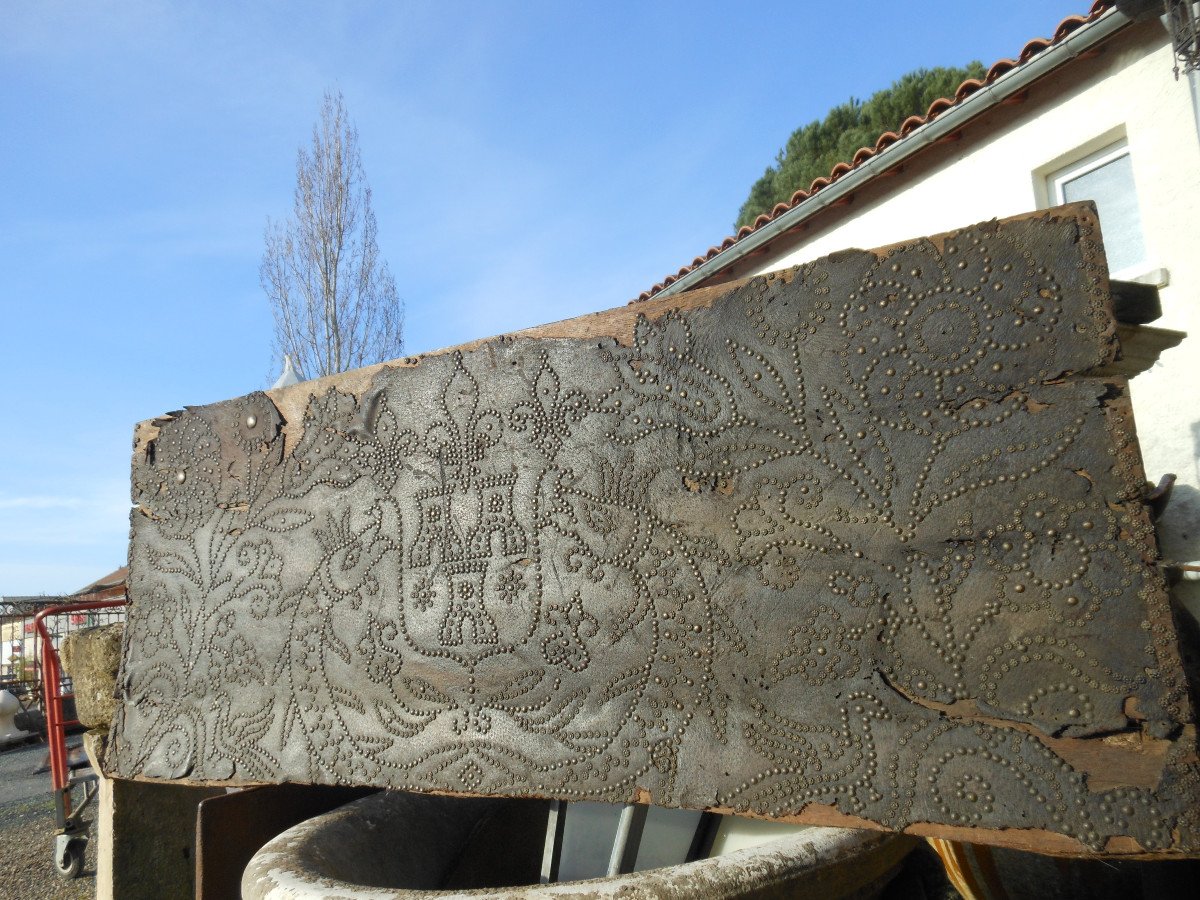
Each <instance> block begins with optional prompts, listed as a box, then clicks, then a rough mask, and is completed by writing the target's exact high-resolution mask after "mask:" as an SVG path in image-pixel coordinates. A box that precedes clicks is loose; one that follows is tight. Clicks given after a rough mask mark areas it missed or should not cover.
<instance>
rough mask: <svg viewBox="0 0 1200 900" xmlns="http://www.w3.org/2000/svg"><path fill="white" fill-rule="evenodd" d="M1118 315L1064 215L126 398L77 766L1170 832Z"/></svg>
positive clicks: (1172, 683)
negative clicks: (313, 371)
mask: <svg viewBox="0 0 1200 900" xmlns="http://www.w3.org/2000/svg"><path fill="white" fill-rule="evenodd" d="M1116 335H1117V332H1116V328H1115V323H1114V320H1113V318H1112V314H1111V309H1110V303H1109V296H1108V291H1107V275H1106V271H1105V266H1104V259H1103V251H1102V248H1101V247H1100V244H1099V241H1098V231H1097V228H1096V222H1095V217H1094V213H1093V212H1092V211H1091V210H1090V208H1088V207H1066V208H1062V209H1059V210H1057V211H1053V212H1051V213H1048V214H1045V215H1039V216H1030V217H1024V218H1022V219H1018V220H1011V221H1008V222H1004V223H989V224H985V225H980V226H976V227H974V228H969V229H965V230H963V231H961V232H957V233H955V234H951V235H942V236H936V237H933V238H926V239H921V240H918V241H914V242H911V243H908V244H903V245H897V246H895V247H891V248H887V249H885V250H880V251H874V252H866V251H857V250H855V251H846V252H843V253H839V254H835V255H834V256H831V257H828V258H826V259H823V260H819V261H817V262H814V263H810V264H807V265H805V266H802V267H800V268H797V269H794V270H791V271H787V272H782V273H778V274H774V275H769V276H766V277H760V278H753V279H748V280H745V281H742V282H736V283H732V284H728V285H722V286H719V287H716V288H711V289H707V290H703V291H694V292H690V293H688V294H684V295H682V296H679V297H671V298H666V299H664V300H657V301H654V300H652V301H649V302H647V303H644V304H637V305H634V306H628V307H622V308H619V309H614V310H608V311H606V312H603V313H597V314H595V315H592V316H585V317H582V318H580V319H575V320H571V321H567V322H560V323H556V324H553V325H547V326H542V327H540V328H537V329H531V330H530V331H527V332H522V333H520V334H516V335H510V336H505V337H502V338H496V339H492V340H488V341H480V342H477V343H475V344H472V345H468V346H465V347H461V348H457V349H453V350H448V351H444V352H440V353H438V354H430V355H427V356H423V357H419V358H413V359H407V360H399V361H396V362H395V363H391V364H386V365H383V366H377V367H372V368H370V369H366V370H360V371H358V372H352V373H347V374H346V375H342V376H336V377H334V378H332V379H325V380H323V381H318V382H308V383H304V384H300V385H295V386H293V387H290V388H286V389H283V390H281V391H277V392H273V393H271V394H269V395H268V394H261V393H260V394H252V395H250V396H247V397H243V398H239V399H236V400H231V401H228V402H225V403H219V404H215V405H213V406H207V407H198V408H193V409H189V410H187V411H186V412H182V413H175V414H171V415H168V416H164V417H162V418H160V419H157V420H154V421H152V422H147V423H143V424H142V425H141V426H139V427H138V431H137V434H136V438H135V457H134V467H133V485H134V494H133V496H134V501H135V503H136V504H137V508H136V509H135V511H134V513H133V517H132V522H133V537H132V547H131V557H130V559H131V571H130V580H129V587H130V597H131V600H132V603H133V605H132V608H131V610H130V615H129V625H128V632H127V644H126V647H125V653H124V666H123V672H122V677H121V686H120V690H121V695H122V698H121V699H122V704H121V707H120V710H119V713H118V720H117V722H116V724H115V725H114V730H113V735H112V742H111V749H110V753H109V759H108V765H109V767H110V769H111V770H112V771H113V772H114V773H115V774H117V775H120V776H121V777H127V778H129V777H134V778H159V779H184V780H190V781H209V782H230V783H242V784H246V783H273V782H281V781H295V782H315V783H324V784H370V785H381V786H390V787H400V788H410V789H416V790H425V791H436V792H443V793H462V794H512V795H536V796H546V797H558V798H564V799H568V800H577V799H601V800H610V801H628V800H633V799H637V800H639V801H642V802H654V803H658V804H663V805H668V806H685V807H691V808H697V809H699V808H712V809H724V810H732V811H736V812H739V813H742V814H746V815H758V816H770V817H776V818H784V819H791V820H796V821H808V822H814V823H827V824H846V823H853V824H859V825H863V826H867V827H883V828H890V829H898V830H908V831H911V832H914V833H919V834H936V835H940V836H943V837H952V838H956V839H969V840H974V841H979V842H988V843H997V844H1006V845H1009V846H1019V847H1026V848H1034V849H1039V850H1042V851H1044V852H1060V853H1076V852H1078V853H1089V852H1091V853H1099V852H1107V853H1113V854H1127V853H1155V854H1170V853H1180V852H1195V851H1196V850H1197V849H1200V837H1198V835H1197V831H1196V829H1197V824H1198V822H1197V816H1198V814H1197V803H1196V800H1197V795H1198V793H1200V779H1198V776H1197V765H1196V741H1195V729H1194V722H1193V713H1192V707H1191V703H1190V700H1189V697H1188V695H1187V686H1186V684H1185V681H1184V678H1183V673H1182V670H1181V665H1180V661H1179V655H1178V648H1177V646H1176V640H1177V638H1176V633H1175V630H1174V627H1173V624H1172V620H1171V611H1170V609H1169V606H1168V601H1167V594H1166V590H1165V588H1164V585H1163V580H1162V578H1161V576H1160V574H1159V572H1158V571H1157V569H1156V567H1155V558H1156V550H1155V544H1154V536H1153V531H1152V528H1151V526H1150V523H1149V518H1148V516H1147V513H1146V509H1145V507H1144V505H1143V503H1142V500H1141V497H1142V490H1143V487H1144V483H1145V478H1144V474H1143V472H1142V468H1141V462H1140V458H1139V455H1138V450H1137V444H1136V436H1135V433H1134V428H1133V420H1132V416H1131V413H1130V409H1129V406H1128V402H1127V394H1126V386H1125V383H1124V380H1123V379H1122V378H1121V377H1120V376H1119V375H1114V374H1109V373H1112V372H1113V371H1114V368H1113V367H1114V366H1115V365H1117V363H1116V362H1115V360H1116V357H1117V336H1116ZM1097 372H1102V373H1106V374H1102V375H1096V374H1092V373H1097Z"/></svg>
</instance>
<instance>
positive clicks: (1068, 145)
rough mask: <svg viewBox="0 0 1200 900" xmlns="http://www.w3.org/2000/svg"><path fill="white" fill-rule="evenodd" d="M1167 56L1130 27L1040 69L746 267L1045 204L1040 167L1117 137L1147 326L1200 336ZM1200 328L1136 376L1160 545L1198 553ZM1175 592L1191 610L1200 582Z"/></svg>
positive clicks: (1183, 102) (1195, 171)
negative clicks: (1136, 228) (1138, 242)
mask: <svg viewBox="0 0 1200 900" xmlns="http://www.w3.org/2000/svg"><path fill="white" fill-rule="evenodd" d="M1172 68H1173V61H1172V52H1171V48H1170V45H1169V42H1168V40H1167V34H1166V31H1165V30H1164V29H1163V28H1162V26H1161V25H1160V24H1159V23H1158V22H1157V21H1151V22H1148V23H1144V24H1141V25H1137V26H1131V27H1129V28H1127V29H1125V30H1124V31H1122V32H1120V33H1118V34H1117V35H1116V36H1114V37H1113V38H1112V39H1110V40H1109V41H1108V42H1106V44H1105V45H1104V49H1103V52H1102V53H1100V54H1099V55H1098V56H1097V57H1095V58H1094V59H1088V60H1082V61H1079V62H1076V63H1073V64H1072V65H1070V66H1068V67H1067V68H1066V69H1065V70H1060V71H1059V72H1058V73H1055V74H1053V75H1051V76H1049V77H1050V78H1051V79H1054V81H1053V83H1052V84H1051V83H1049V82H1047V81H1046V80H1043V81H1041V82H1039V83H1036V84H1035V85H1034V86H1033V88H1032V89H1031V91H1030V93H1029V96H1028V98H1027V100H1026V101H1025V102H1024V103H1022V104H1020V105H1019V106H1013V107H1010V108H1007V109H1003V110H1001V111H999V112H997V113H989V114H988V118H987V119H985V120H981V121H980V122H979V123H977V124H972V125H970V126H968V128H967V129H966V131H965V133H964V136H963V139H962V140H961V141H958V142H956V143H954V144H949V145H944V146H943V147H939V148H935V149H934V150H933V151H931V152H927V153H926V154H925V158H924V159H918V160H917V161H916V162H914V163H911V164H909V166H908V167H907V170H906V171H905V172H904V173H902V174H901V175H899V176H897V177H892V178H886V179H879V180H877V182H876V183H875V185H873V186H872V187H871V188H870V189H869V190H867V191H862V192H860V197H859V198H857V199H856V201H855V202H854V203H852V204H850V205H848V206H845V207H841V208H839V209H838V211H836V212H835V213H833V214H826V216H825V218H824V219H823V220H818V221H816V222H814V224H813V225H812V226H811V227H810V228H809V229H808V230H806V231H805V232H802V234H801V237H800V238H799V239H798V242H794V243H792V245H791V246H790V247H788V248H787V249H786V250H777V251H776V253H775V255H774V256H768V257H766V261H765V262H759V263H758V264H757V266H756V268H755V269H753V270H751V271H753V272H754V273H755V274H758V273H762V272H766V271H771V270H773V269H779V268H785V267H788V266H793V265H796V264H798V263H802V262H807V261H808V260H811V259H816V258H818V257H820V256H824V255H826V254H828V253H832V252H834V251H836V250H841V249H844V248H846V247H879V246H885V245H888V244H892V243H896V242H899V241H902V240H906V239H909V238H912V237H915V236H917V235H922V234H933V233H937V232H943V231H949V230H952V229H954V228H957V227H960V226H963V225H968V224H972V223H974V222H977V221H983V220H986V219H992V218H997V217H1004V216H1010V215H1016V214H1019V213H1023V212H1028V211H1029V210H1031V209H1036V208H1039V207H1043V206H1046V205H1048V200H1047V196H1046V191H1045V175H1046V174H1047V173H1049V172H1051V171H1054V170H1055V169H1058V168H1060V167H1061V166H1063V165H1066V164H1068V163H1070V162H1073V161H1075V160H1076V159H1079V158H1080V157H1082V156H1084V155H1086V154H1087V153H1089V152H1091V151H1093V150H1096V149H1099V148H1100V147H1103V146H1105V145H1107V144H1110V143H1112V142H1113V141H1114V140H1116V139H1118V138H1120V137H1125V138H1126V139H1127V140H1128V145H1129V150H1130V154H1131V159H1132V163H1133V173H1134V181H1135V183H1136V186H1137V192H1138V199H1139V205H1140V209H1141V216H1142V224H1143V230H1144V236H1145V242H1146V251H1147V263H1146V265H1145V267H1144V268H1145V269H1146V270H1150V269H1154V268H1158V267H1162V268H1165V269H1167V270H1168V271H1169V273H1170V286H1169V287H1166V288H1164V289H1163V290H1162V301H1163V318H1162V319H1161V320H1159V321H1158V322H1156V323H1154V324H1155V325H1156V326H1159V327H1164V328H1173V329H1178V330H1180V331H1186V332H1189V333H1191V334H1193V335H1198V336H1200V141H1198V139H1197V130H1196V122H1195V118H1194V114H1193V111H1192V103H1191V96H1190V92H1189V87H1188V83H1187V81H1186V79H1181V80H1179V81H1176V80H1175V78H1174V75H1173V72H1172ZM792 240H793V241H796V239H794V238H793V239H792ZM739 274H746V273H739ZM1122 274H1123V275H1124V276H1130V275H1133V274H1135V273H1131V272H1126V273H1122ZM1198 340H1200V338H1197V337H1194V338H1192V339H1191V340H1188V341H1184V343H1183V344H1182V345H1181V346H1180V347H1178V348H1176V349H1174V350H1171V351H1168V352H1167V353H1166V354H1164V356H1163V358H1162V359H1161V361H1160V362H1159V363H1158V364H1157V365H1156V367H1155V368H1154V369H1152V370H1151V371H1149V372H1146V373H1144V374H1142V375H1139V376H1138V377H1137V378H1135V379H1134V381H1133V383H1132V394H1133V400H1134V410H1135V414H1136V417H1137V424H1138V433H1139V437H1140V440H1141V444H1142V454H1143V457H1144V459H1145V463H1146V473H1147V476H1148V477H1149V478H1150V479H1151V480H1155V481H1156V480H1157V479H1158V477H1159V476H1160V475H1161V474H1163V473H1165V472H1174V473H1176V474H1177V475H1178V476H1179V487H1177V489H1176V494H1175V498H1174V499H1173V501H1172V504H1171V507H1170V508H1169V509H1168V513H1167V515H1166V516H1165V517H1164V519H1163V520H1162V521H1161V523H1160V528H1159V531H1160V537H1161V539H1162V543H1163V554H1164V556H1165V557H1166V558H1168V559H1174V560H1178V561H1183V560H1195V559H1200V449H1198V448H1200V343H1197V341H1198ZM1177 595H1178V596H1179V597H1180V599H1182V600H1183V601H1184V603H1185V604H1186V605H1187V606H1188V607H1189V609H1190V610H1191V612H1192V614H1193V615H1198V616H1200V585H1195V586H1192V585H1188V586H1185V587H1184V588H1183V589H1181V590H1180V591H1179V592H1178V594H1177Z"/></svg>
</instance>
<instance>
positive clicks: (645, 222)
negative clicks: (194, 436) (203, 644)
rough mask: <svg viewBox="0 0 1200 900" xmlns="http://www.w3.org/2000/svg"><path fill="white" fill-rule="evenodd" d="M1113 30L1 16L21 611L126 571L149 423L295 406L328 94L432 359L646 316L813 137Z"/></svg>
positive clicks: (533, 9)
mask: <svg viewBox="0 0 1200 900" xmlns="http://www.w3.org/2000/svg"><path fill="white" fill-rule="evenodd" d="M1086 8H1087V2H1086V0H1051V2H1046V0H1005V2H970V3H967V2H962V0H954V2H950V0H935V2H924V3H916V4H893V3H882V2H880V3H869V4H849V5H847V4H844V3H830V2H823V3H814V2H795V0H792V2H780V3H774V2H759V3H755V4H729V3H666V2H663V3H656V2H645V0H643V2H637V3H635V2H619V0H617V2H607V3H602V4H601V3H593V4H583V3H578V4H576V3H566V2H560V3H552V2H520V3H517V2H511V3H501V2H491V3H485V2H474V3H458V2H437V3H420V4H417V3H402V2H395V3H382V2H381V3H375V4H370V3H339V2H334V0H320V2H288V3H284V2H259V3H228V2H205V3H200V2H171V3H167V2H152V0H126V2H121V3H107V2H88V0H74V2H51V0H37V2H33V0H0V84H3V90H2V91H0V173H2V174H0V186H2V189H0V273H2V274H0V310H2V312H3V316H2V318H0V381H2V383H3V385H4V390H3V392H2V393H0V422H3V426H2V427H3V432H2V435H0V594H9V595H11V594H34V593H64V592H70V591H74V590H76V589H77V588H79V587H81V586H82V585H84V584H86V583H88V582H90V581H92V580H93V579H95V578H97V577H99V576H101V575H103V574H105V573H107V572H109V571H111V570H112V569H113V568H115V567H117V566H118V565H121V564H122V563H123V562H124V560H125V552H126V541H127V532H128V509H129V502H128V488H127V483H128V469H129V448H130V436H131V434H132V427H133V424H134V423H135V422H137V421H138V420H140V419H144V418H148V417H150V416H153V415H156V414H158V413H161V412H164V411H166V410H171V409H178V408H181V407H182V406H184V405H192V404H199V403H208V402H212V401H216V400H221V399H225V398H227V397H233V396H237V395H239V394H243V393H247V392H249V391H252V390H256V389H259V388H262V387H265V386H266V385H267V384H269V383H270V381H272V380H273V379H274V375H275V374H276V373H274V372H272V371H271V365H272V364H271V359H270V347H271V318H270V312H269V309H268V307H267V305H266V302H265V299H264V297H263V294H262V290H261V288H260V287H259V283H258V265H259V260H260V257H261V254H262V233H263V226H264V224H265V222H266V218H267V216H268V215H270V216H273V217H277V218H278V217H282V216H284V215H286V214H287V213H288V212H289V211H290V208H291V195H292V184H293V177H294V168H293V167H294V161H295V154H296V149H297V147H298V146H299V145H300V144H301V143H303V142H305V141H307V140H308V136H309V134H310V131H311V127H312V124H313V121H314V120H315V118H316V116H317V113H318V110H319V106H320V101H321V95H322V92H323V91H324V90H325V89H327V88H333V89H340V90H341V91H342V92H343V94H344V95H345V100H346V104H347V107H348V109H349V111H350V114H351V116H352V117H353V118H354V119H355V121H356V123H357V125H358V129H359V138H360V145H361V149H362V155H363V162H364V165H365V168H366V172H367V178H368V180H369V182H370V183H371V186H372V188H373V191H374V205H375V212H376V216H377V218H378V223H379V243H380V247H381V250H382V252H383V255H384V257H385V258H386V259H387V260H388V262H389V264H390V266H391V269H392V272H393V274H394V275H395V278H396V282H397V285H398V287H399V289H400V292H401V294H402V295H403V296H404V298H405V300H406V303H407V311H408V331H407V341H408V348H407V349H408V352H410V353H417V352H420V351H423V350H429V349H433V348H436V347H442V346H447V345H451V344H456V343H460V342H463V341H466V340H471V339H473V338H477V337H483V336H486V335H489V334H494V333H498V332H503V331H511V330H513V329H516V328H520V327H524V326H528V325H535V324H538V323H540V322H545V321H552V320H555V319H561V318H565V317H568V316H572V315H577V314H580V313H583V312H587V311H591V310H596V309H603V308H606V307H610V306H615V305H618V304H621V303H624V302H625V301H627V300H628V299H630V298H631V297H633V296H636V295H637V294H638V293H639V292H640V291H642V290H644V289H645V288H647V287H649V286H650V285H651V284H653V283H654V282H656V281H658V280H660V279H661V278H662V277H663V276H664V275H666V274H667V273H669V272H672V271H674V270H675V269H677V268H679V266H681V265H684V264H686V263H688V262H690V261H691V259H692V258H693V257H694V256H696V255H697V254H698V253H701V252H703V251H704V250H706V249H707V248H708V247H709V245H711V244H713V243H716V242H718V241H719V240H720V239H721V238H723V237H724V236H725V235H726V234H728V233H729V231H730V228H731V224H732V222H733V219H734V217H735V215H736V213H737V209H738V207H739V205H740V204H741V203H742V201H743V200H744V199H745V196H746V193H747V192H748V190H749V187H750V184H751V183H752V182H753V181H754V179H755V178H756V177H757V176H759V175H760V174H761V173H762V171H763V168H764V167H765V166H766V165H767V164H769V163H770V162H771V161H772V160H773V158H774V155H775V153H776V151H777V150H778V148H779V147H780V146H781V145H782V144H783V142H784V141H785V140H786V139H787V136H788V134H789V133H790V132H791V131H792V130H793V129H794V128H796V127H797V126H798V125H801V124H803V123H805V122H808V121H810V120H812V119H814V118H819V117H820V116H821V115H823V114H824V112H825V111H826V110H827V109H828V108H829V107H830V106H831V105H833V104H836V103H839V102H842V101H844V100H845V99H847V98H848V97H850V96H852V95H853V96H857V97H866V96H869V95H870V94H871V93H872V92H873V91H874V90H877V89H878V88H881V87H884V86H886V85H888V84H890V83H891V81H892V80H894V79H895V78H896V77H898V76H899V75H901V74H903V73H905V72H907V71H909V70H911V69H913V68H916V67H918V66H934V65H958V64H962V63H964V62H966V61H968V60H970V59H976V58H978V59H981V60H982V61H983V62H984V64H985V65H986V64H990V63H991V62H993V61H994V60H996V59H998V58H1000V57H1003V56H1012V55H1015V54H1016V53H1017V52H1019V50H1020V48H1021V46H1022V45H1023V44H1024V42H1025V41H1026V40H1027V39H1029V38H1031V37H1035V36H1044V35H1047V34H1049V32H1050V31H1051V30H1052V29H1053V28H1054V26H1055V25H1056V24H1057V22H1058V21H1059V19H1060V18H1062V17H1063V16H1065V15H1069V14H1072V13H1081V12H1085V11H1086ZM848 9H858V10H860V13H859V14H858V15H849V14H848V13H847V12H846V11H847V10H848Z"/></svg>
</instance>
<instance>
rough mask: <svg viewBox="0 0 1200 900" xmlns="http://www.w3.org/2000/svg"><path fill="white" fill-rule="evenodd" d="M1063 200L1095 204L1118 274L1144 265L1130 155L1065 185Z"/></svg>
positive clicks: (1112, 265)
mask: <svg viewBox="0 0 1200 900" xmlns="http://www.w3.org/2000/svg"><path fill="white" fill-rule="evenodd" d="M1062 192H1063V199H1064V200H1065V201H1066V202H1067V203H1073V202H1075V201H1076V200H1093V201H1095V203H1096V207H1097V208H1098V209H1099V210H1100V228H1101V230H1102V231H1103V233H1104V249H1105V251H1106V252H1107V253H1108V268H1109V270H1110V271H1112V272H1118V271H1120V270H1122V269H1125V268H1128V267H1129V266H1136V265H1137V264H1138V263H1141V262H1144V261H1145V258H1146V247H1145V245H1144V244H1143V242H1142V217H1141V214H1140V213H1139V212H1138V202H1137V192H1136V191H1135V190H1134V186H1133V164H1132V162H1131V161H1130V158H1129V154H1128V153H1126V154H1124V155H1122V156H1118V157H1117V158H1116V159H1114V160H1112V161H1111V162H1107V163H1105V164H1104V165H1102V166H1100V167H1099V168H1096V169H1092V170H1091V171H1090V172H1085V173H1084V174H1083V175H1078V176H1076V177H1074V178H1070V179H1069V180H1065V181H1063V183H1062Z"/></svg>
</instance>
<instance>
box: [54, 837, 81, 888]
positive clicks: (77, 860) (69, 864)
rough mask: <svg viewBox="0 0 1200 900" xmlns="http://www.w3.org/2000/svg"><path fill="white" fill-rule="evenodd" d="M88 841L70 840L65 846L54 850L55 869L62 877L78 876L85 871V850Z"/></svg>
mask: <svg viewBox="0 0 1200 900" xmlns="http://www.w3.org/2000/svg"><path fill="white" fill-rule="evenodd" d="M86 848H87V841H79V840H75V841H68V842H67V843H66V846H65V847H56V848H55V850H54V871H56V872H57V873H58V874H59V877H61V878H68V879H69V878H78V877H79V873H80V872H82V871H83V852H84V850H85V849H86Z"/></svg>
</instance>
